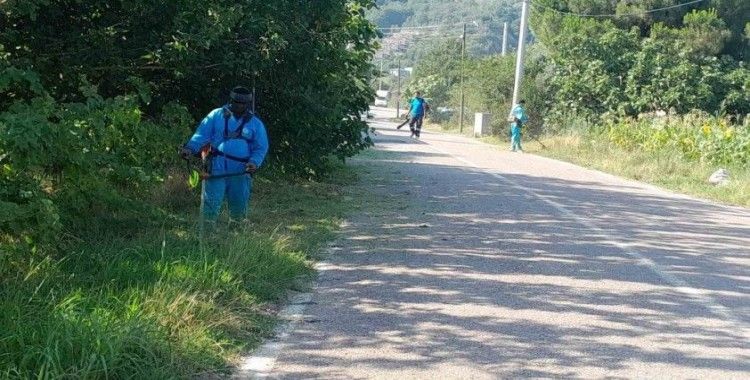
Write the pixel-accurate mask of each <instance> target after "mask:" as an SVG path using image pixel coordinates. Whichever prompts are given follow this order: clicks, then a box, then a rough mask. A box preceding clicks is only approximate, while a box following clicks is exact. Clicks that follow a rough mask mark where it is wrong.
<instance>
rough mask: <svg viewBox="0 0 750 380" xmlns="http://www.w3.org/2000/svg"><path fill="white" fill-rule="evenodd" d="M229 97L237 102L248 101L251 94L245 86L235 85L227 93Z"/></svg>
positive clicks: (250, 99)
mask: <svg viewBox="0 0 750 380" xmlns="http://www.w3.org/2000/svg"><path fill="white" fill-rule="evenodd" d="M229 99H231V100H233V101H235V102H238V103H250V102H251V101H252V100H253V94H252V93H251V92H250V90H248V89H247V88H245V87H242V86H237V87H235V88H233V89H232V92H230V93H229Z"/></svg>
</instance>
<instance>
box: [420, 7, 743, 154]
mask: <svg viewBox="0 0 750 380" xmlns="http://www.w3.org/2000/svg"><path fill="white" fill-rule="evenodd" d="M681 3H684V1H679V0H649V1H643V2H637V4H636V3H634V2H630V1H603V0H575V1H574V0H568V1H565V0H536V1H532V12H531V22H530V27H531V32H532V34H533V36H534V37H533V38H532V39H533V40H534V41H535V42H533V43H531V44H530V46H529V50H528V54H527V55H526V57H525V62H526V63H525V74H524V85H523V88H522V97H523V98H525V99H526V100H527V103H528V104H527V105H528V108H529V110H530V112H531V113H532V115H531V116H532V118H531V119H532V123H531V124H530V125H529V126H530V127H531V128H533V129H536V130H537V131H538V129H539V128H541V127H542V126H543V127H544V128H545V129H546V130H547V131H559V130H565V129H570V128H578V127H582V128H592V127H595V126H605V127H606V128H605V129H606V130H610V129H611V134H612V136H614V137H613V138H612V141H613V142H615V143H616V144H618V145H628V144H629V145H628V146H631V147H640V146H645V145H649V146H656V145H659V144H662V142H660V143H659V144H656V143H653V142H652V143H648V144H645V143H642V141H643V139H642V138H636V137H635V136H631V137H633V139H632V140H631V141H630V142H629V143H625V142H624V141H625V140H627V139H626V138H625V137H623V136H625V135H627V134H625V135H623V134H622V133H621V132H622V131H621V130H620V129H621V128H624V129H626V130H627V129H631V130H633V131H638V132H634V133H635V134H636V135H639V136H641V135H648V134H649V132H648V130H644V129H643V127H644V125H647V124H649V123H650V120H653V117H655V116H657V115H670V117H671V119H670V122H669V123H668V125H669V128H666V127H663V126H660V125H661V124H659V123H656V124H654V126H653V128H654V130H655V131H652V133H654V134H656V135H658V136H659V139H665V138H667V139H668V140H669V142H668V143H669V144H672V145H676V144H677V145H679V144H680V143H679V141H692V142H691V143H690V144H693V143H694V144H693V145H694V147H693V148H691V149H696V150H694V151H690V152H689V153H686V157H688V158H691V159H701V160H704V161H705V160H708V161H711V162H731V163H738V164H745V163H747V161H748V160H747V159H745V158H741V157H742V156H743V155H745V156H750V146H748V144H747V143H746V141H745V140H746V136H747V133H746V131H745V129H747V123H745V122H744V119H745V118H746V115H748V114H749V113H750V68H748V66H747V63H746V62H745V59H746V56H747V54H748V51H749V50H748V49H749V48H750V34H748V30H750V23H748V15H750V3H748V2H746V1H741V0H740V1H738V0H706V1H703V2H698V3H694V4H691V5H689V6H685V7H677V8H670V9H668V10H665V11H657V12H648V13H644V11H645V10H651V9H655V8H661V7H668V6H672V5H676V4H681ZM591 14H596V15H602V14H611V15H615V16H609V17H584V16H581V15H591ZM616 15H619V16H616ZM459 48H460V47H459V46H458V45H456V43H455V42H447V43H444V44H442V45H441V46H439V47H437V48H434V49H432V50H431V51H430V52H429V53H428V54H427V55H426V56H425V57H424V59H422V60H421V61H420V62H419V64H418V65H417V67H416V69H415V76H414V78H413V80H412V81H411V83H410V85H409V86H410V89H412V90H414V89H418V88H419V89H423V90H424V91H425V92H426V93H427V96H428V97H430V98H432V99H433V103H435V105H436V106H437V107H441V106H443V107H449V108H453V109H455V108H457V107H458V105H459V104H460V97H459V94H460V89H459V86H460V82H461V81H460V78H461V76H463V77H464V83H465V84H464V85H465V92H466V93H467V96H466V100H467V102H466V106H467V108H468V112H475V111H476V112H487V111H489V112H491V113H493V114H495V115H500V116H499V117H496V118H495V127H496V128H497V129H498V130H500V131H503V133H505V131H506V127H507V126H506V125H505V123H504V117H503V116H504V115H506V114H507V112H508V110H509V109H510V106H511V105H510V101H511V99H510V98H511V92H512V87H513V75H514V72H513V68H514V65H515V62H514V57H497V56H494V57H485V58H469V59H468V60H467V62H466V63H464V70H463V74H462V70H461V66H462V65H461V62H460V56H461V55H460V50H459ZM687 114H691V115H702V116H700V117H696V116H693V117H688V118H683V117H682V115H687ZM436 116H439V114H438V115H436ZM675 120H679V121H675ZM721 120H724V121H721ZM454 121H455V113H454ZM722 125H723V126H724V127H720V126H722ZM706 126H708V127H706ZM691 128H692V129H691ZM706 128H709V129H710V130H711V131H712V132H704V131H705V130H706ZM722 128H724V129H722ZM726 128H729V129H726ZM725 130H731V132H726V133H725ZM537 131H535V132H537ZM716 131H719V132H716ZM627 136H629V135H627ZM665 136H666V137H665ZM716 136H722V137H721V138H719V137H716ZM641 137H643V136H641ZM709 140H710V141H711V142H710V143H708V142H706V141H709ZM659 141H661V140H659ZM644 144H645V145H644ZM655 144H656V145H655ZM663 144H667V142H663ZM663 144H662V145H663ZM717 149H719V150H722V149H723V151H725V152H727V153H721V154H719V153H717ZM687 151H688V150H686V152H687ZM728 152H731V153H728Z"/></svg>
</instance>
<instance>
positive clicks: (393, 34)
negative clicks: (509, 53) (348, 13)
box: [368, 0, 521, 61]
mask: <svg viewBox="0 0 750 380" xmlns="http://www.w3.org/2000/svg"><path fill="white" fill-rule="evenodd" d="M377 5H378V8H377V9H374V10H372V11H370V14H369V15H368V18H369V19H370V20H372V21H373V22H374V23H375V24H377V25H378V26H379V27H380V28H383V29H382V30H383V32H384V34H385V37H386V38H385V39H384V53H386V56H392V55H393V53H394V52H401V53H404V56H405V57H406V59H407V60H410V61H411V60H415V59H418V58H419V56H421V55H422V53H421V52H422V51H424V50H425V49H424V47H425V46H429V45H432V44H435V43H441V42H442V43H444V42H446V41H450V40H456V41H457V40H459V39H460V36H461V33H462V27H463V25H462V24H463V23H467V53H468V54H469V55H470V56H483V55H489V54H496V53H499V52H500V50H501V45H502V33H503V23H504V22H508V27H509V31H508V32H509V38H508V46H509V50H512V47H513V46H515V44H516V36H517V34H518V27H519V18H520V13H521V11H520V4H519V3H518V1H516V0H378V1H377ZM424 26H439V27H429V28H414V27H424ZM397 27H403V29H400V30H399V29H397Z"/></svg>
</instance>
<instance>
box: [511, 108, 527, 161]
mask: <svg viewBox="0 0 750 380" xmlns="http://www.w3.org/2000/svg"><path fill="white" fill-rule="evenodd" d="M525 104H526V102H525V101H523V100H520V101H519V102H518V104H516V106H515V107H513V110H512V111H511V112H510V115H509V117H508V119H509V121H511V124H510V150H511V151H512V152H515V151H519V152H523V148H522V147H521V130H522V128H523V125H524V124H526V122H527V121H529V117H528V116H526V108H524V106H525Z"/></svg>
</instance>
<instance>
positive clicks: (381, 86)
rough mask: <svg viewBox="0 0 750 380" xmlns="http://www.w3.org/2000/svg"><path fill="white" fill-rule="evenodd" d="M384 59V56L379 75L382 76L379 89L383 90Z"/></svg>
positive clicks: (381, 60)
mask: <svg viewBox="0 0 750 380" xmlns="http://www.w3.org/2000/svg"><path fill="white" fill-rule="evenodd" d="M384 60H385V59H383V58H381V59H380V75H379V76H380V83H378V91H381V90H383V61H384Z"/></svg>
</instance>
